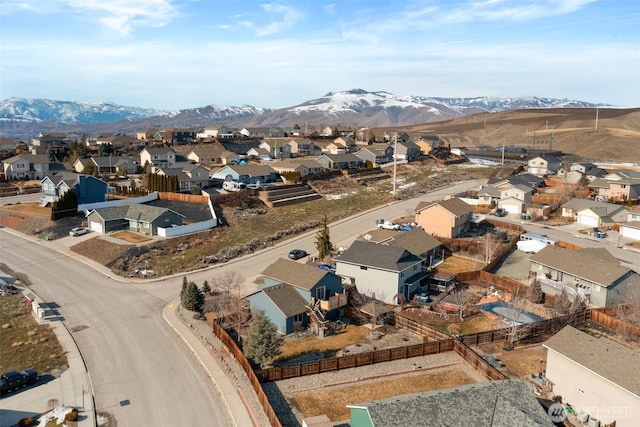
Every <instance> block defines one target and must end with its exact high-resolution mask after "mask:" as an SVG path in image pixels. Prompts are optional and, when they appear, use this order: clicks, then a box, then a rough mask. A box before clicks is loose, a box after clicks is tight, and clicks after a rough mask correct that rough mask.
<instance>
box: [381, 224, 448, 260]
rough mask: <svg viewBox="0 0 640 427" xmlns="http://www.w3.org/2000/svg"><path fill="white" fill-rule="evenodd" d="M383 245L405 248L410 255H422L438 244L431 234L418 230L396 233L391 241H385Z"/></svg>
mask: <svg viewBox="0 0 640 427" xmlns="http://www.w3.org/2000/svg"><path fill="white" fill-rule="evenodd" d="M384 244H385V245H389V246H395V247H399V248H405V249H406V250H408V251H409V252H411V253H412V254H417V255H422V254H425V253H427V252H429V251H431V250H433V249H435V248H437V247H438V246H440V242H439V241H438V239H436V238H435V237H433V236H432V235H431V234H429V233H426V232H425V231H424V230H422V229H420V228H414V229H413V230H411V231H401V232H396V233H395V234H394V235H393V238H392V239H391V240H388V241H385V242H384Z"/></svg>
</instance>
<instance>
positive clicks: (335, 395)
mask: <svg viewBox="0 0 640 427" xmlns="http://www.w3.org/2000/svg"><path fill="white" fill-rule="evenodd" d="M475 382H476V381H475V380H474V379H473V378H471V377H470V376H469V375H467V373H465V372H463V371H460V370H457V369H446V370H444V371H438V372H430V373H423V374H416V375H410V376H404V377H402V378H396V379H392V380H387V381H380V382H375V383H374V384H371V383H368V384H362V385H352V386H346V387H341V388H332V389H330V390H322V391H317V392H313V393H307V394H301V395H299V396H296V397H295V398H294V399H293V402H292V404H293V405H295V406H297V407H298V409H299V410H300V411H301V412H302V413H303V414H304V416H305V417H313V416H317V415H322V414H326V415H327V416H328V417H329V419H330V420H331V421H333V422H337V421H341V420H346V419H349V414H350V412H349V408H347V405H349V404H355V403H362V402H370V401H372V400H379V399H387V398H390V397H395V396H401V395H405V394H411V393H419V392H423V391H430V390H438V389H443V388H449V387H457V386H461V385H465V384H473V383H475Z"/></svg>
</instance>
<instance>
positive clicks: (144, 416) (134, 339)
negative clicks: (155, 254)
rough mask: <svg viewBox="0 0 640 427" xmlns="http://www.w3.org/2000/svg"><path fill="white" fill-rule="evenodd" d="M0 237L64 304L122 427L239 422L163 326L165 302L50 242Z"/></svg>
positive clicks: (100, 399) (5, 254)
mask: <svg viewBox="0 0 640 427" xmlns="http://www.w3.org/2000/svg"><path fill="white" fill-rule="evenodd" d="M0 236H1V238H0V258H1V259H2V262H3V263H5V264H7V265H8V266H9V267H11V268H12V269H13V270H15V271H20V272H24V273H26V274H28V276H29V279H30V280H31V282H32V289H33V290H34V291H35V292H36V293H37V294H38V295H39V296H40V297H41V298H42V299H43V300H45V301H46V302H50V303H51V302H53V303H57V304H58V305H59V306H60V308H59V311H60V313H61V314H62V316H63V317H64V318H65V321H66V323H67V325H68V327H69V328H70V329H71V330H72V331H74V332H73V335H74V337H75V339H76V340H77V342H78V345H79V347H80V349H81V351H82V353H83V355H84V357H85V358H86V361H87V366H88V368H89V372H90V375H91V379H92V382H93V385H94V391H95V396H96V407H97V409H98V411H106V412H109V413H111V414H112V415H113V416H114V418H115V420H116V422H117V425H118V426H119V427H122V426H136V427H137V426H197V425H213V426H229V425H232V423H231V422H230V421H229V419H228V418H227V411H226V408H225V407H224V405H223V403H222V402H221V399H220V396H219V395H218V394H217V391H216V389H215V387H214V385H213V384H212V383H211V382H210V381H209V379H208V378H207V377H206V376H205V375H202V373H201V367H200V365H199V364H198V363H197V361H196V360H195V359H194V358H193V357H192V355H191V353H189V351H188V350H187V349H186V348H185V346H184V345H183V343H181V342H180V340H179V338H178V337H177V336H176V335H175V333H174V332H172V331H171V330H170V329H169V328H168V327H167V326H166V324H165V323H164V321H163V319H162V317H161V310H162V308H163V307H164V306H165V305H166V301H165V300H162V299H160V298H157V297H156V296H154V295H151V294H150V293H148V292H146V291H145V290H143V289H141V288H139V287H136V286H131V284H129V283H126V282H120V281H116V280H113V279H111V278H109V277H107V276H105V275H104V274H103V273H101V272H99V271H96V270H94V269H93V268H90V267H88V266H87V265H86V264H84V263H82V262H79V261H78V260H76V259H74V258H70V257H69V256H67V255H65V254H62V253H59V252H56V251H53V250H51V249H50V248H47V247H46V246H47V245H50V244H51V243H50V242H42V243H34V242H32V241H29V240H26V239H24V238H22V237H18V236H16V235H14V234H11V233H8V232H4V231H2V230H0ZM173 295H175V293H174V294H173Z"/></svg>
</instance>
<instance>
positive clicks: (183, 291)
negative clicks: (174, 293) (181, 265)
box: [180, 276, 189, 302]
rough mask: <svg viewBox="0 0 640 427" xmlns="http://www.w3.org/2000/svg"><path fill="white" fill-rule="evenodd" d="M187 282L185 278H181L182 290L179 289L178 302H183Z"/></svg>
mask: <svg viewBox="0 0 640 427" xmlns="http://www.w3.org/2000/svg"><path fill="white" fill-rule="evenodd" d="M188 284H189V282H188V281H187V276H184V277H183V278H182V289H180V302H182V301H183V298H184V295H185V294H186V293H187V285H188Z"/></svg>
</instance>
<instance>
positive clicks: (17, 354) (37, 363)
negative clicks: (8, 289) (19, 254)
mask: <svg viewBox="0 0 640 427" xmlns="http://www.w3.org/2000/svg"><path fill="white" fill-rule="evenodd" d="M0 325H1V326H2V332H1V333H0V372H5V371H10V370H18V371H20V370H23V369H27V368H32V369H35V370H37V371H38V372H39V373H42V372H51V371H52V370H53V369H64V368H66V366H67V356H66V355H65V352H64V349H63V348H62V346H61V345H60V343H59V342H58V339H57V337H56V335H55V333H54V332H53V330H52V328H51V326H49V325H47V324H45V325H39V324H38V323H37V322H36V320H35V318H34V317H33V315H32V314H31V308H30V306H28V305H27V303H26V300H25V298H24V296H23V295H22V293H18V294H16V295H7V296H4V297H0Z"/></svg>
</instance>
